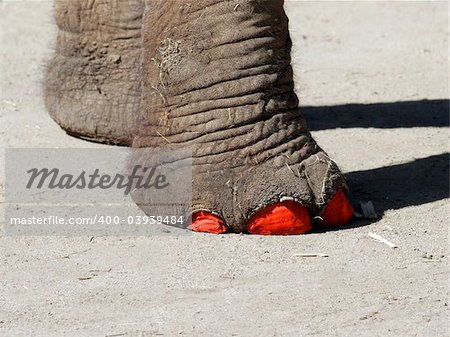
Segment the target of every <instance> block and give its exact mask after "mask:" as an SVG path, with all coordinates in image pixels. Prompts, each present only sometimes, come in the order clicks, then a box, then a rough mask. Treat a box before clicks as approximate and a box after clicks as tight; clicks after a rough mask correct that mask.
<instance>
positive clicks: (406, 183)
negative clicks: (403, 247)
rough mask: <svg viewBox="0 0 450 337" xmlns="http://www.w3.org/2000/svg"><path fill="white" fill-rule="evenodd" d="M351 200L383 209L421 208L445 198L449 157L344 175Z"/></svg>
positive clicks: (379, 211) (436, 156)
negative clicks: (371, 203)
mask: <svg viewBox="0 0 450 337" xmlns="http://www.w3.org/2000/svg"><path fill="white" fill-rule="evenodd" d="M347 180H348V183H349V186H350V189H351V201H352V202H353V203H358V202H359V201H367V200H371V201H372V202H373V203H374V205H375V208H376V210H377V212H378V214H379V215H383V213H384V212H385V211H386V210H389V209H399V208H403V207H408V206H416V205H422V204H426V203H429V202H433V201H437V200H442V199H445V198H448V197H449V154H448V153H444V154H439V155H435V156H431V157H426V158H422V159H416V160H414V161H411V162H408V163H404V164H398V165H393V166H388V167H380V168H376V169H373V170H367V171H356V172H351V173H348V174H347Z"/></svg>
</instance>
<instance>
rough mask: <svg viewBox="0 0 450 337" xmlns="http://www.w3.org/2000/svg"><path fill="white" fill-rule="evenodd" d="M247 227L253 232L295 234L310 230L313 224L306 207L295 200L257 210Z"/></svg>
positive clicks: (261, 233)
mask: <svg viewBox="0 0 450 337" xmlns="http://www.w3.org/2000/svg"><path fill="white" fill-rule="evenodd" d="M246 229H247V231H248V232H249V233H251V234H260V235H294V234H304V233H307V232H309V231H310V230H311V229H312V224H311V217H310V216H309V212H308V210H307V209H306V208H305V207H303V206H302V205H300V204H299V203H297V202H295V201H283V202H279V203H276V204H272V205H270V206H267V207H265V208H263V209H262V210H260V211H258V212H256V213H255V214H254V215H253V216H252V217H251V218H250V220H249V222H248V224H247V228H246Z"/></svg>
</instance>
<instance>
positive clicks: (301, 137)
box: [134, 0, 352, 234]
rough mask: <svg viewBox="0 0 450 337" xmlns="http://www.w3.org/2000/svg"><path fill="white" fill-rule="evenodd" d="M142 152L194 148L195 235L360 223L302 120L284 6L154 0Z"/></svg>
mask: <svg viewBox="0 0 450 337" xmlns="http://www.w3.org/2000/svg"><path fill="white" fill-rule="evenodd" d="M143 23H144V26H143V37H144V40H143V52H144V56H143V65H144V67H143V76H144V83H143V105H144V111H143V112H144V116H143V118H144V119H145V120H146V122H145V127H143V128H142V130H141V131H140V133H139V134H138V136H137V137H135V140H134V145H135V146H148V145H157V144H162V143H165V142H167V141H169V142H170V143H173V144H183V145H185V146H189V147H191V148H192V150H193V156H194V167H193V174H194V176H193V180H194V181H193V184H194V185H193V192H194V195H193V207H194V211H197V212H196V213H194V216H193V220H194V222H193V225H192V228H193V229H194V230H200V231H209V232H223V231H225V230H226V229H231V230H233V231H236V232H241V231H247V232H250V233H256V234H300V233H304V232H307V231H309V230H310V229H311V227H312V225H311V215H314V216H320V217H322V218H323V221H322V222H323V223H324V224H328V225H340V224H344V223H346V222H348V221H349V218H350V217H351V216H352V209H351V206H350V205H349V203H348V201H347V199H346V196H345V194H346V192H347V187H346V183H345V180H344V178H343V176H342V174H341V173H340V171H339V169H338V168H337V166H336V165H335V164H334V162H333V161H332V160H331V159H330V158H329V157H328V156H327V155H326V154H325V153H324V152H323V151H322V149H321V148H320V147H319V146H318V145H317V144H316V142H315V141H314V140H313V139H312V137H311V135H310V134H309V132H308V131H307V128H306V124H305V122H304V120H303V119H302V117H301V115H300V114H299V112H298V99H297V96H296V95H295V93H294V91H293V88H294V83H293V74H292V68H291V66H290V49H291V40H290V37H289V32H288V21H287V17H286V15H285V13H284V9H283V1H282V0H273V1H260V0H242V1H239V3H237V2H235V1H223V0H203V1H196V2H190V3H189V4H188V3H187V2H186V1H181V0H178V1H163V0H148V1H147V3H146V13H145V14H144V20H143Z"/></svg>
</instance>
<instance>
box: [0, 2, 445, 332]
mask: <svg viewBox="0 0 450 337" xmlns="http://www.w3.org/2000/svg"><path fill="white" fill-rule="evenodd" d="M286 6H287V10H288V15H289V16H290V18H291V27H292V37H293V40H294V44H295V52H294V55H293V58H294V67H295V72H296V78H297V86H298V88H297V89H298V92H299V95H300V97H301V101H302V105H304V106H305V108H304V110H303V111H304V114H305V115H306V117H307V119H308V120H309V121H310V125H311V127H312V130H313V134H314V136H315V137H316V139H317V140H318V141H319V143H320V144H321V145H322V146H323V147H324V148H325V149H326V150H327V151H328V152H329V153H330V154H331V155H332V156H333V157H334V158H335V160H336V162H338V163H339V164H340V166H341V167H342V168H343V169H344V170H345V171H346V172H347V174H348V177H349V180H350V184H351V188H352V191H353V193H352V200H353V201H354V202H357V201H359V200H372V201H373V202H374V204H375V206H376V208H377V211H378V213H379V214H380V216H381V219H380V220H379V221H373V222H369V221H365V222H362V221H360V222H353V223H352V224H350V225H349V226H347V227H346V228H344V229H342V230H338V231H329V232H324V233H312V234H308V235H304V236H295V237H258V236H245V235H224V236H212V235H202V234H195V235H187V236H181V237H175V236H166V237H131V238H129V237H128V238H119V237H96V238H89V237H72V238H62V237H0V335H1V336H5V337H19V336H45V337H51V336H77V337H79V336H90V337H92V336H103V337H105V336H160V335H164V336H444V335H448V333H449V330H448V319H449V310H448V296H449V292H448V276H449V275H448V224H449V221H448V214H449V211H450V209H449V203H448V156H447V153H448V152H449V144H448V139H449V129H448V127H447V126H448V99H449V93H448V74H449V71H448V70H449V69H448V4H447V3H445V2H358V3H357V2H354V3H348V2H346V3H338V2H299V1H295V2H294V1H288V3H287V4H286ZM51 8H52V6H51V2H48V1H34V2H23V1H5V0H3V1H0V20H1V29H0V34H1V44H0V46H1V57H2V62H1V65H0V66H1V76H2V77H1V89H2V97H1V104H2V109H1V115H0V134H1V143H2V148H5V147H102V145H98V144H93V143H87V142H84V141H81V140H78V139H75V138H71V137H70V136H67V135H66V134H65V133H64V132H63V131H61V130H60V129H59V127H58V126H57V125H56V124H55V123H53V122H52V121H51V120H50V118H49V117H48V116H47V114H46V112H45V109H44V107H43V104H42V99H41V92H42V77H43V76H42V71H43V66H44V64H45V60H46V59H47V58H48V57H49V55H50V52H51V46H52V43H53V40H54V36H55V28H54V26H53V23H52V19H51ZM424 99H427V100H428V101H422V100H424ZM346 104H356V105H350V106H345V105H346ZM1 186H3V181H2V185H1ZM2 194H3V188H2ZM369 232H375V233H378V234H379V235H382V236H383V237H385V238H387V239H389V240H391V241H392V242H394V243H396V244H397V245H398V248H396V249H392V248H389V247H388V246H386V245H384V244H382V243H379V242H376V241H375V240H373V239H371V238H369V237H368V235H367V234H368V233H369ZM308 252H321V253H326V254H328V255H329V256H328V257H318V258H301V257H296V256H295V254H297V253H308ZM430 255H432V257H431V256H430Z"/></svg>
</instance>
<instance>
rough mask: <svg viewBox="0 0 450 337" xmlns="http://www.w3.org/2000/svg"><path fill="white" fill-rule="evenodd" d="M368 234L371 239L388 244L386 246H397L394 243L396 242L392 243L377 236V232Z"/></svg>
mask: <svg viewBox="0 0 450 337" xmlns="http://www.w3.org/2000/svg"><path fill="white" fill-rule="evenodd" d="M368 235H369V236H370V237H371V238H372V239H375V240H377V241H379V242H382V243H384V244H385V245H388V246H389V247H391V248H397V245H396V244H394V243H392V242H391V241H388V240H386V239H385V238H383V237H381V236H379V235H378V234H375V233H372V232H370V233H369V234H368Z"/></svg>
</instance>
